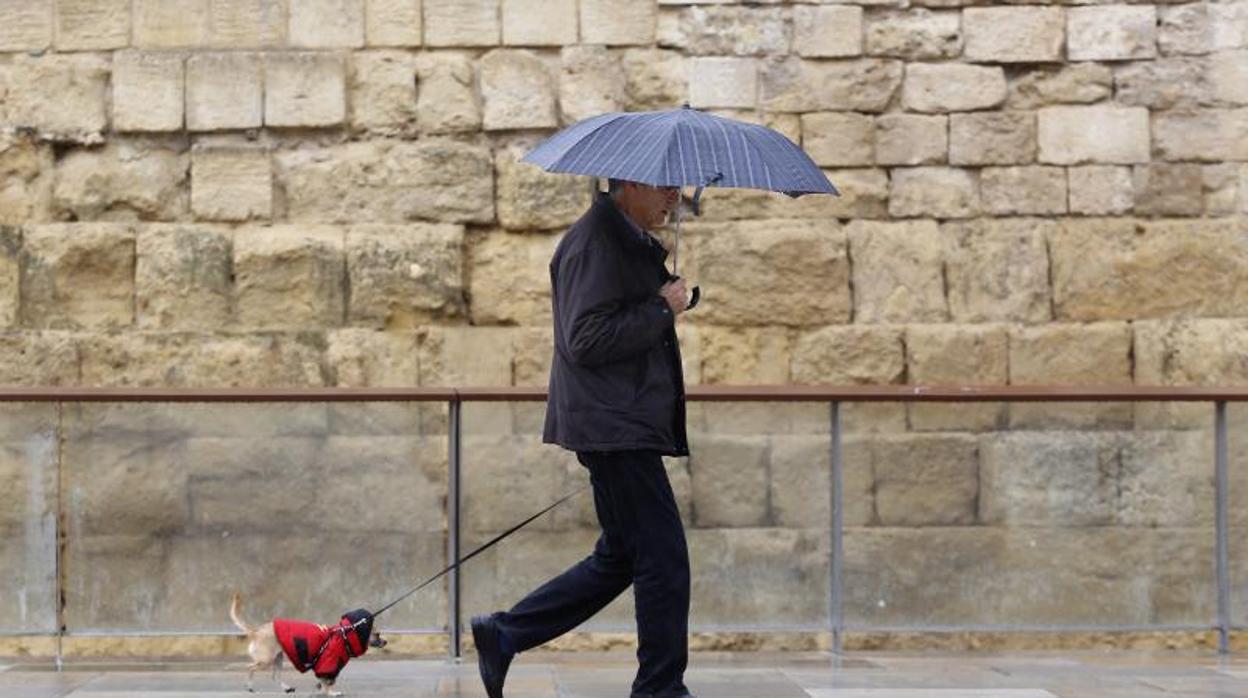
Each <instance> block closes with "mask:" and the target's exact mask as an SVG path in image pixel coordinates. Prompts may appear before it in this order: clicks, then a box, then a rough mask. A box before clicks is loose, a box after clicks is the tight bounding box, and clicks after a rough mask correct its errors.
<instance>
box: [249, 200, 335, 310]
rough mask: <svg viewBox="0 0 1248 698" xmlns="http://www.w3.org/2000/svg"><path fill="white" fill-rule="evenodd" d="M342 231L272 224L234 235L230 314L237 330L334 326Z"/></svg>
mask: <svg viewBox="0 0 1248 698" xmlns="http://www.w3.org/2000/svg"><path fill="white" fill-rule="evenodd" d="M344 267H345V265H344V264H343V231H342V229H340V228H335V227H331V226H313V225H277V226H272V227H267V228H254V229H251V230H241V231H239V232H238V233H237V234H236V235H235V236H234V278H235V290H234V293H235V313H236V317H237V323H238V325H239V326H240V327H244V328H249V329H305V328H313V327H315V328H321V327H337V326H339V325H341V324H342V320H343V303H344V298H343V295H344V293H343V292H344V286H345V284H344V281H345V279H344Z"/></svg>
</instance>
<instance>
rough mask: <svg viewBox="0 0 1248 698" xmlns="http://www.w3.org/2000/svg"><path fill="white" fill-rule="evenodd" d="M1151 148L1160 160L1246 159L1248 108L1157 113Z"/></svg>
mask: <svg viewBox="0 0 1248 698" xmlns="http://www.w3.org/2000/svg"><path fill="white" fill-rule="evenodd" d="M1153 152H1154V154H1155V155H1156V156H1157V157H1158V159H1161V160H1197V161H1201V162H1222V161H1224V160H1248V108H1244V109H1205V110H1200V111H1193V112H1162V113H1158V114H1156V115H1154V117H1153ZM1145 159H1147V158H1145Z"/></svg>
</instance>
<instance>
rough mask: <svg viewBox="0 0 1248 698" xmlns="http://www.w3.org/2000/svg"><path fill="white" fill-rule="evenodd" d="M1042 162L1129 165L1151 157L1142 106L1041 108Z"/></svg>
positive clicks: (1039, 131)
mask: <svg viewBox="0 0 1248 698" xmlns="http://www.w3.org/2000/svg"><path fill="white" fill-rule="evenodd" d="M1038 119H1039V128H1038V133H1039V143H1040V155H1039V159H1040V162H1043V163H1047V164H1055V165H1079V164H1084V163H1105V164H1121V165H1127V164H1131V163H1136V162H1148V160H1149V134H1148V110H1147V109H1144V108H1143V107H1114V106H1091V107H1083V106H1079V107H1045V108H1043V109H1041V110H1040V111H1039V112H1038Z"/></svg>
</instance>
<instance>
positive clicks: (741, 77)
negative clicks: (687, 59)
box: [689, 58, 758, 108]
mask: <svg viewBox="0 0 1248 698" xmlns="http://www.w3.org/2000/svg"><path fill="white" fill-rule="evenodd" d="M690 74H691V76H693V77H694V78H695V79H693V80H691V81H690V82H689V104H690V105H692V106H693V107H696V108H704V107H753V106H754V104H755V99H756V97H757V93H758V66H757V64H756V63H755V61H754V60H753V59H751V58H694V59H693V61H692V63H691V65H690Z"/></svg>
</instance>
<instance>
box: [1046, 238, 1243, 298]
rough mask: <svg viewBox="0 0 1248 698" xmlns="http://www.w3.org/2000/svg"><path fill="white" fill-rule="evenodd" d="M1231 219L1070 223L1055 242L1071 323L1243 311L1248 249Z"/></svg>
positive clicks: (1058, 291)
mask: <svg viewBox="0 0 1248 698" xmlns="http://www.w3.org/2000/svg"><path fill="white" fill-rule="evenodd" d="M1235 230H1236V229H1235V226H1234V225H1233V224H1232V223H1230V222H1229V221H1213V220H1209V221H1192V222H1186V221H1158V222H1137V221H1132V220H1121V219H1119V220H1087V221H1081V220H1068V221H1064V222H1063V223H1062V225H1061V226H1060V227H1059V228H1058V229H1057V231H1056V232H1055V233H1054V234H1053V235H1052V237H1051V238H1050V240H1049V248H1050V255H1051V259H1052V264H1053V296H1054V298H1053V300H1054V311H1055V312H1056V314H1057V317H1058V318H1061V319H1063V320H1102V319H1104V320H1132V319H1137V318H1149V317H1166V316H1175V315H1182V314H1191V315H1219V314H1233V313H1235V312H1237V310H1236V309H1237V308H1239V307H1240V306H1241V305H1242V304H1243V303H1244V302H1245V300H1246V299H1248V279H1245V278H1244V276H1243V275H1242V274H1238V273H1236V272H1235V271H1234V270H1235V269H1238V268H1240V266H1241V265H1243V264H1248V258H1246V256H1248V246H1246V245H1245V243H1244V242H1243V241H1241V240H1240V238H1239V236H1238V235H1237V233H1236V232H1235Z"/></svg>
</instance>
